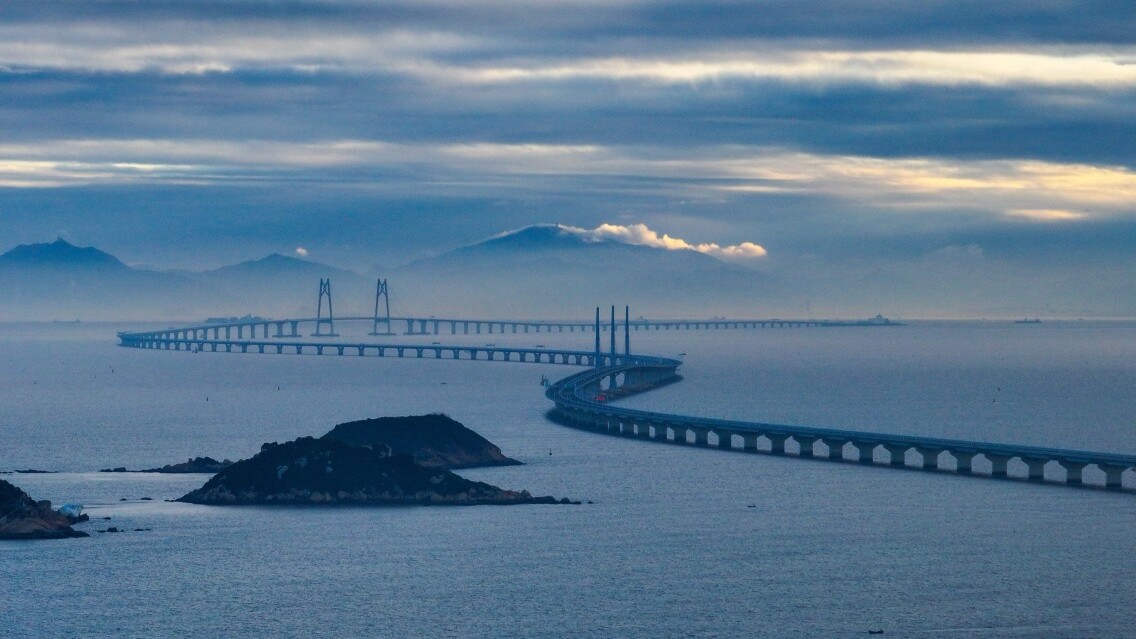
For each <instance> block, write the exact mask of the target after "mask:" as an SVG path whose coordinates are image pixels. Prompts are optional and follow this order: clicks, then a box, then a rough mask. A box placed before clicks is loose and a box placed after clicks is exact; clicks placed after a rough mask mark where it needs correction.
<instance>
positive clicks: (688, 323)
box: [136, 316, 902, 340]
mask: <svg viewBox="0 0 1136 639" xmlns="http://www.w3.org/2000/svg"><path fill="white" fill-rule="evenodd" d="M319 321H320V320H319V319H318V318H314V317H311V318H302V319H269V318H260V317H254V318H237V319H234V320H231V321H222V322H208V323H202V324H193V325H190V326H180V327H171V328H165V329H157V330H153V331H147V332H145V333H136V334H137V335H143V334H145V335H152V336H157V337H161V338H176V339H191V340H198V339H213V340H221V339H224V340H232V339H238V340H239V339H245V333H246V332H247V333H248V338H249V339H256V337H257V336H258V334H259V336H260V337H261V338H263V339H270V338H291V337H302V334H301V330H300V327H301V325H305V324H311V325H314V326H315V327H316V329H319V328H320V324H319ZM334 321H335V322H375V323H376V327H377V326H378V325H379V324H383V325H384V326H383V328H385V329H393V328H394V327H395V326H398V325H404V326H405V331H403V334H404V335H442V334H448V335H493V334H495V333H496V334H505V333H509V334H523V333H574V332H576V331H580V332H581V333H587V332H595V330H596V327H595V323H594V322H586V321H575V320H567V321H560V320H517V319H455V318H441V317H392V318H390V319H389V321H388V320H387V319H386V318H381V319H378V320H376V319H375V318H374V317H371V316H364V317H360V316H351V317H337V318H335V319H334ZM323 322H324V323H325V324H326V323H327V320H326V319H324V320H323ZM628 325H629V326H630V327H631V330H633V331H650V330H655V331H659V330H666V331H669V330H725V329H734V330H736V329H757V328H823V327H839V326H902V324H899V323H897V322H892V321H889V320H886V319H883V318H877V319H873V320H865V321H841V320H801V319H709V320H703V319H669V320H664V319H659V320H647V319H637V320H631V321H630V322H629V323H628ZM609 330H610V326H609V325H607V324H603V323H601V324H600V331H601V332H607V331H609ZM376 334H379V333H376ZM381 334H385V335H389V334H393V333H390V332H384V333H381ZM313 335H315V336H317V337H318V336H321V335H320V334H319V333H318V332H317V333H313ZM324 336H326V337H334V335H332V334H330V333H329V334H325V335H324Z"/></svg>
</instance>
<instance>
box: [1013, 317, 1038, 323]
mask: <svg viewBox="0 0 1136 639" xmlns="http://www.w3.org/2000/svg"><path fill="white" fill-rule="evenodd" d="M1014 323H1015V324H1040V323H1041V318H1040V317H1035V318H1033V319H1030V318H1028V317H1026V318H1023V319H1020V320H1014Z"/></svg>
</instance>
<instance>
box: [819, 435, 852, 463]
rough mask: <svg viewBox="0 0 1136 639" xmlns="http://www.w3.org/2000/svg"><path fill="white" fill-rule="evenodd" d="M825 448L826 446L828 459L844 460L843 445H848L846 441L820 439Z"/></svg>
mask: <svg viewBox="0 0 1136 639" xmlns="http://www.w3.org/2000/svg"><path fill="white" fill-rule="evenodd" d="M821 441H822V442H824V445H825V446H828V458H829V459H844V445H845V444H847V443H848V440H846V439H827V438H826V439H822V440H821Z"/></svg>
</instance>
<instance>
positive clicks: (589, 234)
mask: <svg viewBox="0 0 1136 639" xmlns="http://www.w3.org/2000/svg"><path fill="white" fill-rule="evenodd" d="M560 228H561V229H563V230H564V231H567V232H569V233H572V234H575V235H578V236H580V237H582V238H584V239H585V240H587V241H590V242H602V241H605V240H613V241H616V242H623V243H624V244H635V245H637V246H650V247H652V248H660V249H666V250H668V251H697V252H699V253H705V254H707V255H711V256H713V257H716V258H718V259H722V260H735V261H741V260H752V259H755V258H759V257H765V256H766V255H767V251H766V250H765V248H763V247H762V246H760V245H758V244H754V243H753V242H742V243H741V244H735V245H731V246H720V245H718V244H714V243H713V242H705V243H700V244H692V243H690V242H687V241H686V240H684V239H682V238H678V237H671V236H670V235H667V234H666V233H664V234H662V235H659V233H658V232H657V231H653V230H651V229H650V228H648V227H647V225H646V224H628V225H621V224H601V225H599V226H597V227H596V228H594V229H583V228H579V227H575V226H563V225H562V226H561V227H560Z"/></svg>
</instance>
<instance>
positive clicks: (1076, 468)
mask: <svg viewBox="0 0 1136 639" xmlns="http://www.w3.org/2000/svg"><path fill="white" fill-rule="evenodd" d="M1057 463H1058V464H1060V465H1061V467H1062V468H1064V469H1065V483H1066V484H1072V485H1074V486H1080V485H1082V484H1084V483H1085V482H1084V479H1083V478H1082V471H1084V470H1085V466H1088V464H1083V463H1081V462H1071V461H1059V462H1057Z"/></svg>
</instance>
